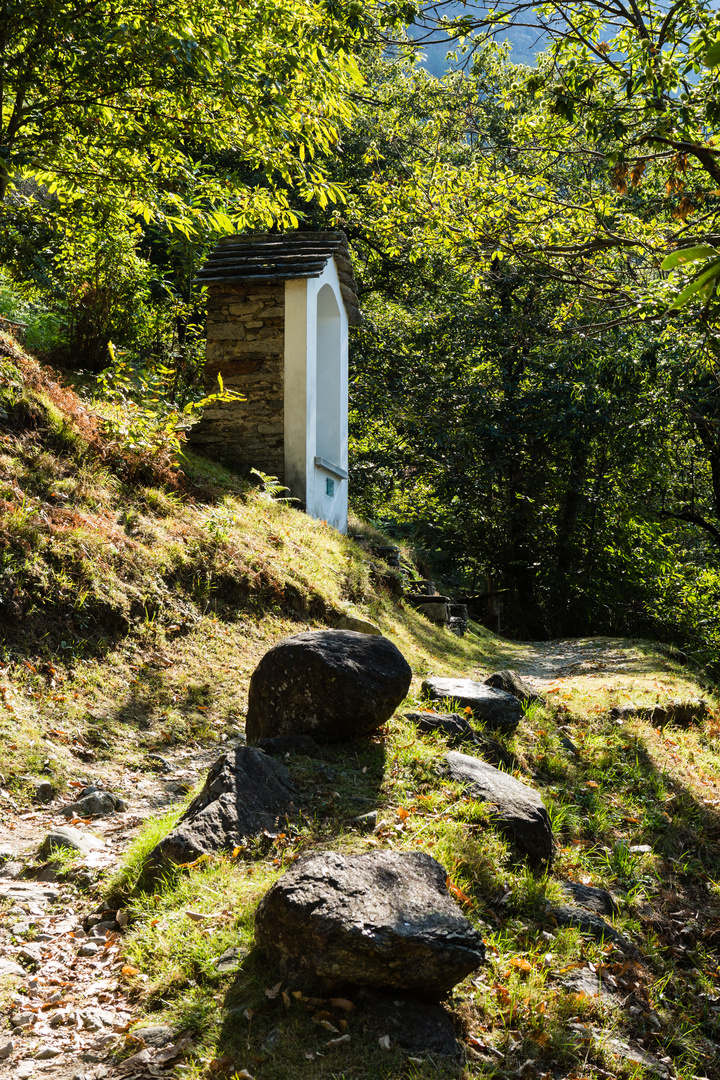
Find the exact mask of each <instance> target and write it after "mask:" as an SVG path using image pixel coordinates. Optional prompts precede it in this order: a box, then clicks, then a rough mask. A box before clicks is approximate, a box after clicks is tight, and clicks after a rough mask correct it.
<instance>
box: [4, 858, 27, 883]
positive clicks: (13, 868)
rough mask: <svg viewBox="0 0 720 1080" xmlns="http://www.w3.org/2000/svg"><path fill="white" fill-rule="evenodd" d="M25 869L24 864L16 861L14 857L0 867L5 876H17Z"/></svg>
mask: <svg viewBox="0 0 720 1080" xmlns="http://www.w3.org/2000/svg"><path fill="white" fill-rule="evenodd" d="M24 869H25V864H24V863H21V862H17V861H16V860H15V859H10V860H9V861H8V862H6V863H5V865H4V866H3V868H2V872H3V877H7V878H13V879H14V878H19V877H20V875H21V874H22V872H23V870H24Z"/></svg>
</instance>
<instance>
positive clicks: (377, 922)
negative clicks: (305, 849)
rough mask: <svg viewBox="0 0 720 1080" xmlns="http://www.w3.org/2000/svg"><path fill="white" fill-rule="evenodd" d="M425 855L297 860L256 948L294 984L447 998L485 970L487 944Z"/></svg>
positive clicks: (275, 890) (276, 893)
mask: <svg viewBox="0 0 720 1080" xmlns="http://www.w3.org/2000/svg"><path fill="white" fill-rule="evenodd" d="M446 880H447V873H446V871H445V870H444V869H443V867H442V866H441V865H440V863H438V862H436V861H435V859H433V858H432V857H431V856H430V855H427V854H425V853H424V852H396V851H372V852H369V853H367V854H362V855H342V854H340V853H339V852H335V851H326V852H323V853H322V854H319V855H311V856H309V857H307V858H304V859H300V860H299V861H298V862H297V863H295V865H294V866H292V867H291V869H290V870H288V872H287V873H286V874H285V875H284V876H283V877H282V878H280V880H279V881H278V882H276V884H275V885H273V887H272V888H271V889H270V891H269V892H267V893H266V894H265V896H264V897H263V899H262V900H261V901H260V905H259V906H258V909H257V912H256V915H255V937H256V940H257V944H258V945H259V947H260V948H261V949H262V950H263V951H264V952H265V953H266V954H268V955H269V956H271V957H273V958H274V959H275V960H277V961H279V963H280V965H281V966H282V968H284V969H285V970H286V971H289V972H292V973H293V974H294V975H295V974H298V973H300V974H302V973H305V974H309V975H315V976H319V977H321V978H322V979H324V980H325V981H326V983H327V984H329V985H330V986H331V987H332V986H341V985H342V984H343V983H353V984H355V985H360V986H374V987H378V988H383V987H385V988H390V989H394V990H413V991H415V992H418V993H420V994H421V995H423V996H426V997H434V998H438V997H441V996H442V995H443V994H444V993H446V992H447V991H448V990H450V989H451V988H452V987H453V986H455V984H456V983H458V982H460V980H461V979H464V978H465V976H466V975H469V974H470V972H471V971H474V970H475V969H476V968H477V967H479V966H480V964H482V962H483V960H484V957H485V946H484V943H483V939H482V936H481V934H480V933H479V932H478V931H477V930H476V929H475V928H474V927H473V925H472V923H470V922H469V921H468V919H466V918H465V916H464V915H463V914H462V912H461V911H460V909H459V908H458V907H457V905H456V904H455V902H454V901H453V900H452V899H451V897H450V895H449V893H448V890H447V887H446Z"/></svg>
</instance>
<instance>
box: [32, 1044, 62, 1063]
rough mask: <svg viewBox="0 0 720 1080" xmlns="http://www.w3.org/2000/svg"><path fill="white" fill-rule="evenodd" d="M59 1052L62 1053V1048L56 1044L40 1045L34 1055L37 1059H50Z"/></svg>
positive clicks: (58, 1054)
mask: <svg viewBox="0 0 720 1080" xmlns="http://www.w3.org/2000/svg"><path fill="white" fill-rule="evenodd" d="M60 1054H62V1050H60V1049H59V1048H58V1047H57V1046H41V1047H40V1049H39V1050H38V1051H37V1052H36V1054H35V1057H36V1058H37V1060H38V1061H51V1060H52V1058H56V1057H59V1056H60Z"/></svg>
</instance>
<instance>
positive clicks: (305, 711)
mask: <svg viewBox="0 0 720 1080" xmlns="http://www.w3.org/2000/svg"><path fill="white" fill-rule="evenodd" d="M411 679H412V672H411V670H410V666H409V664H408V663H407V661H406V660H405V658H404V657H403V655H402V653H401V652H400V651H399V649H397V648H396V647H395V646H394V645H393V643H392V642H391V641H388V640H387V638H384V637H374V636H371V635H370V634H357V633H354V632H353V631H351V630H311V631H308V632H307V633H305V634H296V635H295V636H294V637H290V638H286V639H285V640H284V641H281V642H280V643H279V644H278V645H275V646H274V648H272V649H270V650H269V651H268V652H267V653H265V655H264V656H263V658H262V660H261V661H260V663H259V664H258V666H257V667H256V668H255V671H254V672H253V674H252V677H251V679H250V688H249V692H248V710H247V721H246V725H245V731H246V734H247V738H248V742H250V743H255V742H257V741H258V739H264V738H274V737H276V736H278V735H311V736H312V737H313V738H314V739H317V740H319V741H322V742H341V741H343V740H345V739H348V740H349V739H356V738H360V737H361V736H363V735H368V734H369V733H370V732H372V731H375V730H376V729H377V728H379V727H381V726H382V725H383V724H384V723H385V722H386V721H387V720H389V719H390V717H391V716H392V714H393V713H394V711H395V709H396V708H397V707H398V705H399V704H400V702H401V701H402V700H403V698H404V697H405V695H406V694H407V692H408V690H409V688H410V681H411Z"/></svg>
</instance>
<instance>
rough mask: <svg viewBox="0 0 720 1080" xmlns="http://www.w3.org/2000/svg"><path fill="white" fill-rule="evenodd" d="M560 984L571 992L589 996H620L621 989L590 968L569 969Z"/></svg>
mask: <svg viewBox="0 0 720 1080" xmlns="http://www.w3.org/2000/svg"><path fill="white" fill-rule="evenodd" d="M559 981H560V985H561V986H562V987H563V989H564V990H567V991H568V993H570V994H586V995H587V996H588V997H609V998H612V997H618V996H619V993H620V991H619V990H618V989H617V988H616V987H614V986H611V985H610V983H608V982H606V981H605V980H604V979H603V978H602V975H600V974H599V973H598V972H597V971H591V970H590V968H579V969H578V970H576V971H568V972H567V973H566V974H565V975H563V977H562V978H561V979H560V980H559Z"/></svg>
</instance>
